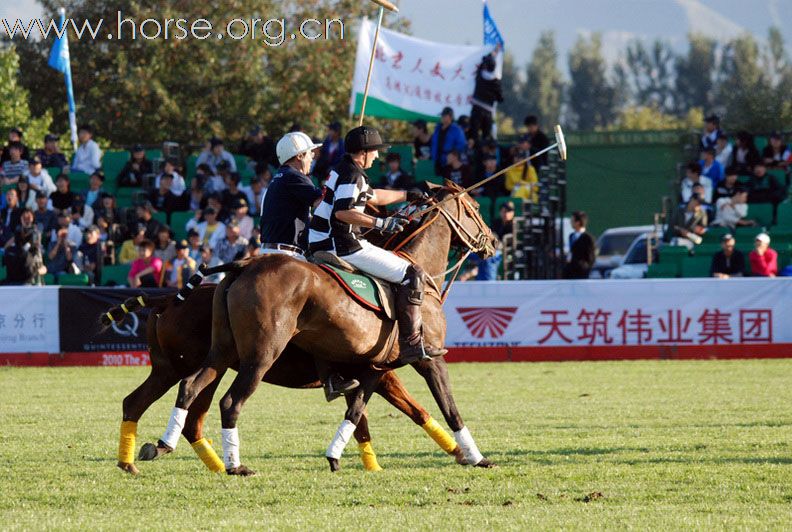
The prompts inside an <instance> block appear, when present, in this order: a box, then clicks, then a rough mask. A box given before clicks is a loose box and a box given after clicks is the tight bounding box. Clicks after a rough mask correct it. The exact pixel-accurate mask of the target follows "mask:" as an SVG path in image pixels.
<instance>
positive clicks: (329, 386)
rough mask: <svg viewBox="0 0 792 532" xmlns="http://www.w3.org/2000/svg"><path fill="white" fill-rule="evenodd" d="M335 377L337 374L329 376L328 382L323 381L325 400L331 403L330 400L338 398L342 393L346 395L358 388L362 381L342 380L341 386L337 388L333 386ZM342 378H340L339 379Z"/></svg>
mask: <svg viewBox="0 0 792 532" xmlns="http://www.w3.org/2000/svg"><path fill="white" fill-rule="evenodd" d="M334 377H337V375H331V376H330V377H328V378H327V382H325V383H323V386H322V388H324V394H325V400H326V401H327V402H328V403H329V402H330V401H334V400H335V399H338V398H339V397H341V396H342V395H346V394H348V393H349V392H352V391H354V390H356V389H357V388H358V387H359V386H360V382H359V381H358V380H357V379H349V380H348V381H341V382H339V385H340V386H339V388H338V389H336V388H335V387H334V386H333V380H334ZM340 380H341V379H340V378H339V381H340Z"/></svg>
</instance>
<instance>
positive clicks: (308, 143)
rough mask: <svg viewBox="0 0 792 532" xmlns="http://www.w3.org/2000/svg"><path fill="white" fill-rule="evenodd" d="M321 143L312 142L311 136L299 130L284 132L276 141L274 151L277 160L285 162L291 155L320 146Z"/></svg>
mask: <svg viewBox="0 0 792 532" xmlns="http://www.w3.org/2000/svg"><path fill="white" fill-rule="evenodd" d="M321 146H322V145H321V144H314V142H313V141H312V140H311V137H309V136H308V135H306V134H305V133H302V132H300V131H297V132H294V133H286V134H285V135H283V137H282V138H281V139H280V140H279V141H278V145H277V146H276V147H275V151H276V152H277V154H278V161H280V163H281V164H285V163H286V161H288V160H289V159H291V158H292V157H296V156H297V155H300V154H301V153H305V152H307V151H310V150H314V149H316V148H320V147H321Z"/></svg>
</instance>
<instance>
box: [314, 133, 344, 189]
mask: <svg viewBox="0 0 792 532" xmlns="http://www.w3.org/2000/svg"><path fill="white" fill-rule="evenodd" d="M319 146H321V148H320V150H319V157H318V158H317V159H316V163H315V165H314V171H313V175H314V177H316V179H318V180H319V181H325V180H326V179H327V176H328V174H329V173H330V169H331V168H334V167H335V166H336V165H337V164H338V163H340V162H341V157H342V156H343V155H344V139H343V138H342V137H341V124H340V123H339V122H332V123H331V124H329V125H328V126H327V136H325V139H324V141H322V144H320V145H319Z"/></svg>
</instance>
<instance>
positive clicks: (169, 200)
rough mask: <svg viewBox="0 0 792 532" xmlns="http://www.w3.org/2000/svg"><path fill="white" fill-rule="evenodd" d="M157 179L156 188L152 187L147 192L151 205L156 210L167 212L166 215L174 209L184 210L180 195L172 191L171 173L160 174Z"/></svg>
mask: <svg viewBox="0 0 792 532" xmlns="http://www.w3.org/2000/svg"><path fill="white" fill-rule="evenodd" d="M158 179H159V184H158V185H157V188H155V189H152V190H151V191H150V192H149V193H148V201H149V203H151V207H152V208H153V209H154V210H155V211H157V212H164V213H167V214H168V216H170V213H172V212H174V211H183V210H185V209H184V207H185V205H184V200H183V199H182V197H181V196H180V195H176V194H174V192H173V189H172V186H173V175H172V174H162V175H161V176H158Z"/></svg>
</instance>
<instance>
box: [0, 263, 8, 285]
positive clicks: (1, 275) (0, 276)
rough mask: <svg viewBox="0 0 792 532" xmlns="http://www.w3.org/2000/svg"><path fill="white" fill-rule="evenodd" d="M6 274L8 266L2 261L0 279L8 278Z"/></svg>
mask: <svg viewBox="0 0 792 532" xmlns="http://www.w3.org/2000/svg"><path fill="white" fill-rule="evenodd" d="M6 275H7V272H6V267H5V266H3V264H1V263H0V281H4V280H5V278H6Z"/></svg>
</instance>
